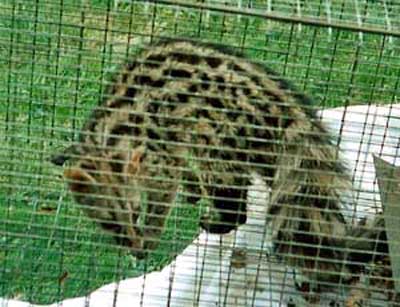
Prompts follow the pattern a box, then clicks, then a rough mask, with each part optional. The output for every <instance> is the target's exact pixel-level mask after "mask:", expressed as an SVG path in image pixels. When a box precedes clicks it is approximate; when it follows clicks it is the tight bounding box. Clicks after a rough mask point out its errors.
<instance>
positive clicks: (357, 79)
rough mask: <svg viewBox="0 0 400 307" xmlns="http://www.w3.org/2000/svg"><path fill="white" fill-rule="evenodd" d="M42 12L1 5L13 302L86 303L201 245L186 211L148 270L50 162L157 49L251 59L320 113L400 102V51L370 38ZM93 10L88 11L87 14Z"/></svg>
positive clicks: (185, 19) (0, 184) (1, 265)
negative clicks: (126, 66) (190, 48)
mask: <svg viewBox="0 0 400 307" xmlns="http://www.w3.org/2000/svg"><path fill="white" fill-rule="evenodd" d="M37 2H38V3H39V5H36V4H35V3H36V1H16V0H15V1H2V3H1V4H0V72H1V73H0V131H1V132H0V296H1V297H10V298H21V299H27V300H30V301H32V302H38V303H49V302H54V301H55V300H59V299H62V298H64V297H73V296H78V295H84V294H86V293H88V292H89V291H91V290H93V289H95V288H96V287H99V286H101V285H103V284H105V283H108V282H111V281H114V280H119V279H121V278H126V277H128V276H136V275H138V274H141V273H142V272H144V271H151V270H153V269H156V268H160V267H162V266H163V265H165V264H166V263H168V262H169V261H170V260H171V258H172V257H173V255H175V253H176V252H177V251H179V250H181V249H182V248H183V247H184V246H185V244H186V243H187V242H190V241H191V239H192V238H193V236H194V235H195V234H196V232H197V222H196V221H197V220H198V214H199V211H198V210H194V209H193V207H192V206H182V207H179V208H178V209H176V210H174V212H173V213H172V215H171V218H170V219H169V222H168V227H167V231H166V233H165V234H164V237H163V242H162V244H161V246H160V248H159V249H158V250H157V251H156V252H155V253H154V254H153V255H152V256H151V257H150V258H149V259H148V260H147V261H142V262H137V261H135V260H134V259H133V258H132V257H131V256H130V255H129V253H128V251H126V250H124V249H122V248H119V247H117V246H116V245H114V244H113V241H112V239H111V238H110V237H109V236H108V235H107V234H105V233H104V232H103V231H100V230H99V229H98V228H97V227H96V226H95V225H94V224H93V223H92V222H91V221H89V220H88V219H87V218H86V217H85V216H84V215H83V214H82V213H81V211H80V210H79V208H78V206H77V205H76V204H74V202H73V201H72V200H71V198H70V196H69V194H68V193H67V191H66V190H65V187H64V183H63V182H62V180H61V178H60V173H61V170H60V169H58V168H56V167H54V166H52V165H51V164H50V163H49V162H47V159H48V156H49V155H50V154H51V153H53V152H55V151H57V150H58V149H59V148H63V147H65V146H67V145H68V144H69V143H70V142H71V141H72V140H73V139H74V138H76V136H77V132H78V128H79V127H80V125H81V124H82V121H83V120H84V119H85V117H86V116H87V114H88V113H89V112H90V110H91V109H92V107H93V106H94V105H96V104H97V103H99V101H100V97H101V93H102V92H103V90H104V87H105V84H106V81H107V80H109V79H110V75H111V74H112V72H113V71H115V70H117V68H118V66H119V65H120V63H122V62H124V59H125V58H126V57H129V55H131V54H134V52H135V49H136V47H137V46H138V45H141V44H143V43H146V42H148V41H150V38H151V37H152V39H154V40H156V39H157V37H158V36H175V37H182V36H183V37H191V38H196V39H199V40H205V41H213V42H217V43H223V44H226V45H230V46H232V47H235V48H238V49H240V50H244V51H245V53H246V54H247V55H248V56H249V57H250V58H253V59H255V60H258V61H263V62H265V63H267V64H268V65H269V66H271V67H272V68H273V69H275V70H276V71H277V72H279V73H281V74H283V75H285V76H286V77H287V78H289V79H291V80H292V81H293V82H294V83H296V84H297V85H298V87H300V88H303V89H304V90H305V91H306V92H307V93H309V94H310V95H311V96H312V97H314V99H315V101H316V105H319V106H339V105H344V104H356V103H380V104H384V103H391V102H393V101H395V100H394V99H395V96H396V93H398V88H397V81H398V76H399V68H400V61H399V50H398V43H399V42H398V41H396V40H395V42H394V43H393V44H391V45H389V44H387V41H383V37H380V36H377V35H364V36H363V42H362V44H361V43H359V36H358V33H346V32H340V31H335V30H333V32H332V34H329V32H328V30H327V29H320V28H310V27H306V26H303V27H302V29H301V31H299V30H298V27H297V25H289V24H280V23H277V22H272V21H269V22H268V21H265V20H261V19H250V18H244V17H243V18H241V19H240V20H239V19H238V18H237V17H235V16H225V17H224V16H217V15H211V17H210V19H209V20H208V23H207V22H205V21H204V18H205V15H204V14H201V13H199V12H196V11H194V10H192V11H188V10H183V11H181V12H180V14H179V15H178V16H175V11H174V10H172V9H170V8H166V7H152V6H150V7H148V8H147V9H145V8H144V6H143V4H140V3H139V4H138V3H136V4H133V5H121V6H120V7H119V8H118V11H116V10H115V9H114V8H113V7H112V5H108V4H107V1H100V0H97V1H77V0H64V6H63V7H62V8H61V6H60V3H62V2H61V1H50V0H49V1H43V0H42V1H37ZM83 2H84V3H87V7H86V8H85V9H82V10H80V9H79V7H80V5H81V3H83ZM310 2H312V1H310ZM314 2H315V3H316V2H317V0H315V1H314ZM60 12H62V14H60ZM107 12H109V13H108V14H107ZM106 27H107V28H108V31H107V33H105V31H104V29H105V28H106ZM313 42H314V43H313ZM383 42H385V44H386V45H385V46H384V49H383V51H382V52H381V51H380V50H381V48H382V44H383ZM396 44H397V45H396ZM193 221H195V222H193Z"/></svg>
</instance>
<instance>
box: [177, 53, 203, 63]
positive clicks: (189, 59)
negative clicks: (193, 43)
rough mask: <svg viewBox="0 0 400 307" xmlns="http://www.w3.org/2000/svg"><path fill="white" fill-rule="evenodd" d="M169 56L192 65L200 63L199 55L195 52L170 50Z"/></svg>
mask: <svg viewBox="0 0 400 307" xmlns="http://www.w3.org/2000/svg"><path fill="white" fill-rule="evenodd" d="M170 56H171V57H172V58H173V59H174V60H176V61H178V62H181V63H188V64H192V65H197V64H199V63H200V57H199V56H198V55H196V54H192V53H183V52H172V53H171V54H170Z"/></svg>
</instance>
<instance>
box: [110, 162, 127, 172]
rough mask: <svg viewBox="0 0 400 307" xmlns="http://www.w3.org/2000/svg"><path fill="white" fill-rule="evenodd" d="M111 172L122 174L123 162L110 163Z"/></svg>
mask: <svg viewBox="0 0 400 307" xmlns="http://www.w3.org/2000/svg"><path fill="white" fill-rule="evenodd" d="M110 166H111V170H112V172H113V173H117V174H120V173H122V170H123V168H124V163H123V161H110Z"/></svg>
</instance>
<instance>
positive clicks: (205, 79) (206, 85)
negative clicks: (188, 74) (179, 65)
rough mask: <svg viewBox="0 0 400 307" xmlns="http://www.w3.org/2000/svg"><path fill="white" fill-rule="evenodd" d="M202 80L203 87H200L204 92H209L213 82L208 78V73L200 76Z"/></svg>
mask: <svg viewBox="0 0 400 307" xmlns="http://www.w3.org/2000/svg"><path fill="white" fill-rule="evenodd" d="M200 80H201V85H200V86H201V88H202V89H203V90H208V89H209V88H210V81H211V79H210V77H209V76H207V74H206V73H202V74H201V75H200Z"/></svg>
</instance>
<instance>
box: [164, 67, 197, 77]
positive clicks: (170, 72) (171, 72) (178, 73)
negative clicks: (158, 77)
mask: <svg viewBox="0 0 400 307" xmlns="http://www.w3.org/2000/svg"><path fill="white" fill-rule="evenodd" d="M163 74H164V76H171V77H172V78H186V79H189V78H191V77H192V74H191V73H190V72H188V71H187V70H183V69H167V70H165V71H164V73H163Z"/></svg>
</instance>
